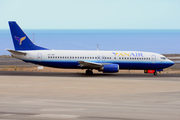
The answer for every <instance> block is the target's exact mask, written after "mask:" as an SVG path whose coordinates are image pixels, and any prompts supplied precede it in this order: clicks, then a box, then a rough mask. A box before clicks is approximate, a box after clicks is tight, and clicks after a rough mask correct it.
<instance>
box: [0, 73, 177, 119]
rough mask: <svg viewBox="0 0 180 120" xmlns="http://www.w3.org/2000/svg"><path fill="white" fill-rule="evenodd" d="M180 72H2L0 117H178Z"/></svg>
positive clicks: (0, 75) (0, 79)
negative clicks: (156, 74)
mask: <svg viewBox="0 0 180 120" xmlns="http://www.w3.org/2000/svg"><path fill="white" fill-rule="evenodd" d="M179 119H180V74H159V75H158V76H154V75H153V74H103V73H96V74H94V75H91V76H88V75H85V74H82V73H46V72H39V73H38V72H18V71H0V120H179Z"/></svg>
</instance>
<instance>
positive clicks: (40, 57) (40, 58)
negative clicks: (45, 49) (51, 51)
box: [37, 53, 42, 62]
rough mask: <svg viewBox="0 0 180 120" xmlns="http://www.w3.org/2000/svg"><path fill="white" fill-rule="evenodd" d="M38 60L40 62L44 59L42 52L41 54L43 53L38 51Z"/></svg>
mask: <svg viewBox="0 0 180 120" xmlns="http://www.w3.org/2000/svg"><path fill="white" fill-rule="evenodd" d="M37 61H38V62H41V61H42V54H41V53H38V54H37Z"/></svg>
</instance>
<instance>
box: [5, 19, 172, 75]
mask: <svg viewBox="0 0 180 120" xmlns="http://www.w3.org/2000/svg"><path fill="white" fill-rule="evenodd" d="M9 27H10V30H11V35H12V40H13V43H14V48H15V50H7V51H9V52H11V55H12V56H13V57H15V58H18V59H21V60H23V61H25V62H31V63H34V64H38V65H42V66H48V67H55V68H66V69H87V70H86V74H93V72H92V70H93V69H96V70H99V71H102V72H104V73H115V72H118V71H119V69H128V70H131V69H137V70H144V71H145V73H154V75H157V71H162V70H163V69H164V68H167V67H170V66H172V65H173V64H174V62H172V61H171V60H169V59H167V58H166V57H165V56H163V55H161V54H157V53H151V52H140V51H87V50H50V49H48V48H44V47H41V46H37V45H35V44H34V43H33V42H32V41H31V40H30V39H29V37H28V36H27V35H26V34H25V33H24V32H23V31H22V29H21V28H20V27H19V26H18V25H17V23H16V22H15V21H9Z"/></svg>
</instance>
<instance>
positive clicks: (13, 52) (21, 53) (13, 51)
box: [6, 49, 27, 55]
mask: <svg viewBox="0 0 180 120" xmlns="http://www.w3.org/2000/svg"><path fill="white" fill-rule="evenodd" d="M6 50H7V51H9V52H10V53H12V54H17V55H26V54H27V53H25V52H20V51H15V50H8V49H6Z"/></svg>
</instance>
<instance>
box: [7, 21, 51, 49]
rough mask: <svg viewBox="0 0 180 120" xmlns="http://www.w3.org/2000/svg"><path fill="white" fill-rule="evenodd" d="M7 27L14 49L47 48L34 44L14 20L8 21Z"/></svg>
mask: <svg viewBox="0 0 180 120" xmlns="http://www.w3.org/2000/svg"><path fill="white" fill-rule="evenodd" d="M9 27H10V30H11V36H12V40H13V43H14V48H15V50H17V51H26V50H48V49H47V48H44V47H40V46H37V45H35V44H34V43H33V42H32V41H31V40H30V39H29V37H28V36H27V35H26V34H25V33H24V31H23V30H22V29H21V28H20V27H19V26H18V24H17V23H16V22H15V21H9Z"/></svg>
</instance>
